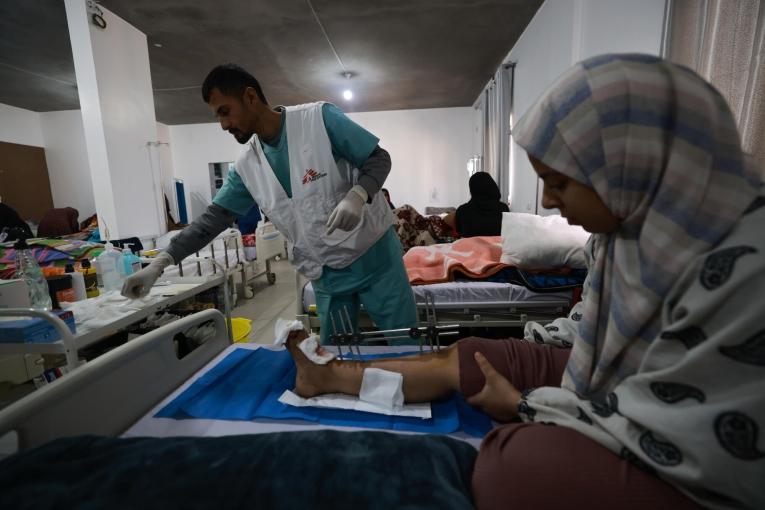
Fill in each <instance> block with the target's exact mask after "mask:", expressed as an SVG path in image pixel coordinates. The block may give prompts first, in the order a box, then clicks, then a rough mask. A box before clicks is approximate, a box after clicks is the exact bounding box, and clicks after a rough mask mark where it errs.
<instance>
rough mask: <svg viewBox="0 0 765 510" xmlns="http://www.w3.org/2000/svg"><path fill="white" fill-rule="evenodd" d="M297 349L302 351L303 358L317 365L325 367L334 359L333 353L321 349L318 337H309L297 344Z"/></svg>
mask: <svg viewBox="0 0 765 510" xmlns="http://www.w3.org/2000/svg"><path fill="white" fill-rule="evenodd" d="M298 349H300V350H301V351H303V354H305V357H306V358H308V359H309V360H311V361H313V362H314V363H316V364H317V365H326V364H327V363H329V362H330V361H332V360H333V359H335V353H334V352H331V351H329V350H327V349H321V346H320V345H319V335H311V336H309V337H308V338H306V339H305V340H303V341H302V342H300V343H299V344H298Z"/></svg>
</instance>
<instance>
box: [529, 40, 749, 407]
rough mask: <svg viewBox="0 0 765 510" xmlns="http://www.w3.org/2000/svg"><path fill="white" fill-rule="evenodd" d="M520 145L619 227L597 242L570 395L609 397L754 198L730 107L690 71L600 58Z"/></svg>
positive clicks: (541, 105)
mask: <svg viewBox="0 0 765 510" xmlns="http://www.w3.org/2000/svg"><path fill="white" fill-rule="evenodd" d="M514 134H515V140H516V142H517V143H518V144H519V145H521V146H522V147H523V148H524V149H525V150H526V151H527V152H528V153H529V154H530V155H532V156H534V157H535V158H537V159H539V160H540V161H542V162H543V163H544V164H545V165H547V166H549V167H551V168H553V169H554V170H557V171H558V172H560V173H563V174H565V175H567V176H568V177H571V178H573V179H575V180H577V181H579V182H581V183H583V184H585V185H586V186H589V187H591V188H593V189H594V190H595V192H596V193H597V194H598V196H599V197H600V198H601V199H602V200H603V202H604V203H605V204H606V206H607V207H608V208H609V209H610V210H611V212H612V213H613V214H614V215H615V216H616V217H617V218H619V219H620V221H621V223H620V226H619V228H618V229H617V231H615V232H613V233H611V234H598V235H597V237H596V238H595V253H594V255H595V258H594V263H593V267H591V268H590V275H589V278H588V282H589V283H588V288H587V289H586V295H585V303H584V311H583V314H582V315H583V317H582V320H581V322H580V323H579V337H580V338H577V339H576V341H575V342H574V346H573V348H572V352H571V357H570V359H569V362H568V365H567V367H566V371H565V374H564V376H563V382H562V385H563V387H565V388H568V389H570V390H573V391H575V392H576V393H578V394H580V395H583V396H597V395H605V394H606V393H607V392H608V391H610V390H611V389H612V388H613V387H614V386H615V385H616V384H618V383H619V382H620V381H621V380H622V379H624V378H625V377H627V376H629V375H632V374H634V373H635V372H637V371H638V369H639V368H640V364H641V361H642V360H643V357H644V355H645V352H646V350H647V349H648V347H649V346H650V344H651V343H652V342H653V340H654V339H655V338H657V336H658V334H659V330H660V327H661V308H662V303H663V300H664V298H665V296H666V295H667V294H668V292H669V290H670V289H671V287H672V285H673V283H674V282H675V280H676V279H677V278H678V277H679V275H680V274H681V273H682V271H683V269H684V268H685V267H686V265H687V264H688V263H689V262H690V261H691V260H692V258H694V257H695V256H697V255H700V254H702V253H704V252H706V251H709V250H710V248H712V247H713V246H714V245H715V244H717V243H718V242H719V241H720V240H722V239H723V238H724V237H725V236H726V234H728V232H729V231H730V230H731V229H732V227H733V226H734V225H735V223H736V222H737V221H738V219H739V217H740V216H741V214H742V212H743V211H744V210H745V209H746V207H747V206H748V205H749V204H750V203H751V202H752V200H753V199H754V198H755V196H756V195H757V193H758V190H759V185H760V180H759V177H757V175H756V173H755V172H754V171H752V170H751V169H749V168H747V166H746V165H745V163H744V156H743V153H742V151H741V146H740V142H739V137H738V132H737V130H736V124H735V122H734V120H733V116H732V114H731V112H730V109H729V108H728V106H727V104H726V103H725V100H724V99H723V98H722V97H721V96H720V94H719V93H718V92H717V91H716V90H715V89H713V88H712V87H711V86H710V85H709V84H708V83H706V82H705V81H704V80H703V79H701V78H700V77H699V76H698V75H696V74H695V73H693V72H692V71H690V70H689V69H686V68H683V67H679V66H676V65H674V64H671V63H669V62H667V61H665V60H661V59H659V58H657V57H651V56H648V55H631V54H627V55H602V56H598V57H594V58H591V59H588V60H585V61H583V62H581V63H579V64H577V65H575V66H574V67H573V68H572V69H570V70H569V71H567V72H566V73H565V74H564V75H563V76H562V77H560V78H559V79H558V81H557V82H556V83H555V84H554V85H553V86H552V87H551V88H550V89H549V90H548V91H547V92H546V93H545V94H544V95H543V96H542V97H541V98H540V99H539V101H538V102H537V103H536V104H535V105H534V106H533V107H532V108H531V109H530V110H529V111H528V113H527V114H526V115H525V117H524V118H523V119H522V120H521V122H520V123H519V125H518V127H517V128H516V130H515V133H514Z"/></svg>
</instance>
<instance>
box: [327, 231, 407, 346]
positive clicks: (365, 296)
mask: <svg viewBox="0 0 765 510" xmlns="http://www.w3.org/2000/svg"><path fill="white" fill-rule="evenodd" d="M313 289H314V292H315V294H316V310H317V313H318V315H319V320H320V322H321V343H322V344H328V343H330V341H329V336H330V335H331V334H332V333H333V332H334V330H335V328H334V327H333V324H332V319H331V318H330V315H331V316H332V317H334V322H335V326H336V328H337V332H338V333H342V332H343V330H342V325H341V323H340V321H339V314H341V313H342V314H343V318H345V312H344V309H347V310H348V315H350V318H351V323H352V325H353V331H357V328H358V318H359V307H360V305H362V304H363V305H364V309H365V310H366V311H367V313H369V315H370V316H371V317H372V320H373V321H374V323H375V325H376V326H377V328H378V329H399V328H413V327H416V326H417V307H416V305H415V302H414V294H413V293H412V288H411V287H410V285H409V279H408V278H407V275H406V269H405V268H404V260H403V249H402V248H401V243H400V242H399V240H398V236H397V235H396V232H395V231H394V230H393V229H392V228H391V229H390V230H388V232H387V233H385V234H384V235H383V236H382V237H381V238H380V240H379V241H377V242H376V243H375V244H374V245H372V247H370V248H369V249H368V250H367V251H366V253H364V255H362V256H361V257H359V258H358V259H357V260H355V261H354V262H353V263H352V264H351V265H349V266H348V267H345V268H343V269H333V268H330V267H327V266H324V268H323V274H322V276H321V277H320V278H319V279H317V280H314V281H313ZM389 343H390V344H393V345H401V344H407V343H412V341H407V340H403V339H402V340H390V341H389Z"/></svg>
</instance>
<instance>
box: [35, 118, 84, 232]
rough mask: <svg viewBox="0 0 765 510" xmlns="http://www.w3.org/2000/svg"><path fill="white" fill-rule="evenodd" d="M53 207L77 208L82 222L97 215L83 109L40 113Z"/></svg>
mask: <svg viewBox="0 0 765 510" xmlns="http://www.w3.org/2000/svg"><path fill="white" fill-rule="evenodd" d="M40 124H41V127H42V133H43V141H44V142H45V143H44V145H45V159H46V161H47V163H48V176H49V178H50V190H51V193H52V194H53V206H54V207H74V208H75V209H77V211H79V213H80V221H83V220H84V219H85V218H87V217H89V216H91V215H93V214H95V212H96V202H95V199H94V197H93V182H92V180H91V178H90V166H89V163H88V151H87V149H86V147H85V130H84V128H83V125H82V114H81V113H80V110H67V111H60V112H44V113H40Z"/></svg>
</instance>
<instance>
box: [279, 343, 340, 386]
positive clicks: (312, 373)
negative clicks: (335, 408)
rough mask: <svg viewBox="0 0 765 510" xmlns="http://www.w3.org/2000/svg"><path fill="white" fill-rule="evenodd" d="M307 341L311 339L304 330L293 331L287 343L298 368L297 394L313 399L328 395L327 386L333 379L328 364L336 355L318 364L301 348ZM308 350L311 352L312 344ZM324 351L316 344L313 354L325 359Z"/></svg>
mask: <svg viewBox="0 0 765 510" xmlns="http://www.w3.org/2000/svg"><path fill="white" fill-rule="evenodd" d="M307 339H309V336H308V333H306V332H305V331H304V330H301V331H291V332H290V333H289V336H288V337H287V341H286V342H285V344H286V347H287V350H288V351H289V352H290V354H291V355H292V359H293V360H294V361H295V367H296V368H297V374H296V376H295V393H297V394H298V395H300V396H301V397H303V398H311V397H315V396H316V395H322V394H324V393H328V389H327V388H326V387H325V386H326V381H327V379H328V378H329V377H331V373H330V367H329V364H327V363H328V362H329V361H330V360H331V359H332V358H334V355H332V358H329V359H328V360H327V361H325V362H324V364H318V363H315V362H313V361H311V360H310V359H309V358H308V356H306V354H305V353H304V352H303V349H302V348H301V347H300V344H302V343H303V342H305V341H306V340H307ZM314 341H315V340H314ZM306 348H308V349H309V350H310V343H309V344H308V345H307V346H306ZM323 351H325V350H324V348H322V347H321V346H320V345H318V342H316V344H315V348H314V350H313V354H314V355H315V356H317V357H320V358H321V357H325V356H326V352H323ZM330 354H331V353H330Z"/></svg>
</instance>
